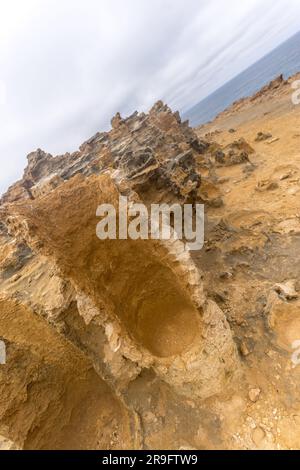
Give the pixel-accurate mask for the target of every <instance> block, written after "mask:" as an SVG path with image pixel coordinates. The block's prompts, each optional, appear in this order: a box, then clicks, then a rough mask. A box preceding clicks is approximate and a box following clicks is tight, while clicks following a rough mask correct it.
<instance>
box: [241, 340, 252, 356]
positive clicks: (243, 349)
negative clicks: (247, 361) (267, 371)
mask: <svg viewBox="0 0 300 470" xmlns="http://www.w3.org/2000/svg"><path fill="white" fill-rule="evenodd" d="M240 351H241V354H242V355H243V356H245V357H246V356H249V354H251V351H250V350H249V348H248V346H247V344H246V343H245V341H242V342H241V345H240Z"/></svg>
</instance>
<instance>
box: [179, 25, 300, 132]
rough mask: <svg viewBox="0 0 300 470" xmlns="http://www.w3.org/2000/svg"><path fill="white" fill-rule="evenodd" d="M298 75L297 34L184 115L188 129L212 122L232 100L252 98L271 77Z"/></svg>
mask: <svg viewBox="0 0 300 470" xmlns="http://www.w3.org/2000/svg"><path fill="white" fill-rule="evenodd" d="M297 72H300V32H299V33H297V34H296V35H295V36H293V37H292V38H290V39H288V40H287V41H286V42H284V43H283V44H281V45H280V46H279V47H277V48H276V49H274V50H273V51H272V52H270V53H269V54H268V55H266V56H265V57H263V58H262V59H260V60H259V61H258V62H256V63H255V64H254V65H251V67H249V68H248V69H246V70H244V71H243V72H242V73H240V74H239V75H238V76H237V77H235V78H233V79H232V80H231V81H230V82H228V83H226V84H225V85H223V86H222V87H221V88H219V89H218V90H217V91H215V92H214V93H212V94H211V95H209V96H208V97H207V98H205V99H204V100H203V101H200V103H198V104H197V105H196V106H194V107H193V108H192V109H190V110H189V111H187V112H186V113H184V115H183V118H184V119H189V120H190V124H191V125H192V126H197V125H200V124H204V123H206V122H208V121H211V120H213V119H214V118H215V117H216V116H217V115H218V114H219V113H220V112H221V111H224V109H226V108H228V106H230V105H231V104H232V103H233V102H234V101H236V100H239V99H240V98H244V97H247V96H251V95H253V94H254V93H255V92H256V91H258V90H260V89H261V88H262V87H263V86H264V85H266V84H267V83H269V82H270V81H271V80H273V79H274V78H275V77H277V76H278V75H280V74H283V75H284V77H285V78H288V77H290V76H291V75H294V74H295V73H297Z"/></svg>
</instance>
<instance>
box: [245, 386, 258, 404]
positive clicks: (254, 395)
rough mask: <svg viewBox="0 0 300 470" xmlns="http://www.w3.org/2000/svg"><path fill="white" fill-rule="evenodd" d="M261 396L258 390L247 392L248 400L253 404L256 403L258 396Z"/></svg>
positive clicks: (253, 389)
mask: <svg viewBox="0 0 300 470" xmlns="http://www.w3.org/2000/svg"><path fill="white" fill-rule="evenodd" d="M260 394H261V390H260V388H251V390H250V391H249V394H248V396H249V399H250V400H251V401H252V402H253V403H256V402H257V400H258V399H259V396H260Z"/></svg>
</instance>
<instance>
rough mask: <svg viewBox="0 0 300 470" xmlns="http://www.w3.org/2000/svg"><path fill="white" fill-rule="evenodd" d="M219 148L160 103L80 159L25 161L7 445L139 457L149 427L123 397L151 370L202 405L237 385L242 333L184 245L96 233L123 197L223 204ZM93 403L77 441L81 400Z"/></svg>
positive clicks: (17, 204)
mask: <svg viewBox="0 0 300 470" xmlns="http://www.w3.org/2000/svg"><path fill="white" fill-rule="evenodd" d="M210 149H211V143H209V142H206V141H205V140H202V139H199V138H197V136H196V134H195V133H194V132H193V131H192V129H190V128H189V126H188V123H181V120H180V117H179V114H178V113H172V112H171V110H170V109H169V108H168V107H167V106H165V105H164V104H163V103H162V102H158V103H157V104H156V105H155V106H154V107H153V108H152V109H151V110H150V112H149V114H138V113H135V114H134V115H132V116H130V117H129V118H127V119H122V117H121V116H120V114H117V115H116V116H115V117H114V118H113V120H112V130H111V131H110V132H107V133H98V134H96V135H95V136H94V137H93V138H91V139H90V140H88V141H87V142H85V143H84V144H83V145H82V146H81V147H80V150H79V151H78V152H75V153H74V154H66V155H63V156H58V157H52V156H51V155H49V154H47V153H45V152H43V151H42V150H37V151H36V152H33V153H31V154H30V155H29V156H28V166H27V168H26V169H25V171H24V176H23V179H22V180H21V181H19V182H18V183H16V184H15V185H13V186H12V187H11V188H9V190H8V192H7V193H6V194H5V195H4V196H3V197H2V199H1V204H0V213H1V225H0V238H1V240H0V241H1V248H2V251H1V255H0V270H1V271H0V272H1V283H0V310H1V316H0V317H1V318H0V335H1V338H3V340H4V341H5V342H7V344H9V346H8V351H7V353H8V354H7V357H8V362H7V364H6V365H5V366H3V367H2V368H1V369H0V373H1V374H2V375H1V381H0V386H1V385H2V384H3V387H4V384H5V383H7V382H8V381H9V382H10V386H9V387H8V388H7V387H5V395H3V394H2V401H1V402H0V423H1V426H0V433H2V434H3V436H4V437H5V438H6V439H10V440H12V442H13V443H14V444H15V445H17V446H18V447H20V448H46V447H48V448H49V447H50V448H65V447H67V446H72V447H80V448H84V447H95V448H97V447H98V448H101V447H102V448H103V447H104V448H107V447H109V446H112V447H114V446H117V445H119V446H120V447H123V448H124V447H140V446H143V443H142V440H143V437H142V434H141V433H142V429H144V427H145V423H144V422H143V423H141V420H140V415H139V412H138V411H137V409H136V406H135V405H134V403H133V401H134V400H132V399H131V398H129V397H128V396H127V395H128V393H129V392H128V391H129V390H130V388H131V387H132V385H131V384H133V383H135V382H136V381H137V380H138V378H139V377H140V376H141V374H143V373H144V371H150V370H151V371H152V373H153V374H154V376H156V377H157V380H158V381H162V382H161V383H165V384H167V385H166V386H168V387H170V390H173V391H174V392H172V393H176V394H178V396H179V397H180V396H186V397H188V399H192V400H193V399H194V400H199V399H201V400H203V399H206V398H208V397H211V396H214V395H217V394H219V393H221V392H222V391H223V390H224V389H226V387H227V386H228V385H230V383H231V382H232V380H233V377H234V376H235V375H236V374H237V373H238V371H239V360H238V355H237V351H236V346H235V343H234V341H233V337H232V332H231V329H230V327H229V324H228V322H227V320H226V317H225V315H224V313H223V312H222V310H221V309H220V308H219V307H218V306H217V305H216V303H215V302H213V301H212V300H210V299H207V296H206V293H205V292H204V291H203V273H202V272H201V269H199V267H197V266H196V265H195V263H194V261H193V259H192V257H191V254H190V252H189V251H188V250H187V249H186V248H185V243H184V241H181V240H177V239H175V238H172V239H171V240H164V241H161V240H153V239H149V240H141V239H140V240H130V239H128V240H104V241H100V240H99V239H98V238H97V236H96V226H97V222H98V219H97V217H96V210H97V207H98V206H99V204H101V203H110V204H113V205H114V207H116V208H117V207H118V202H119V196H120V195H126V196H127V197H128V199H129V201H130V202H131V203H132V202H139V201H140V202H144V203H145V204H146V205H150V204H152V203H158V202H167V203H171V202H179V203H190V204H195V203H196V202H203V201H207V202H210V203H214V201H216V200H219V201H220V200H221V198H220V195H219V193H218V190H217V187H216V185H215V183H214V181H213V177H212V174H211V166H212V163H211V160H210V155H211V153H210ZM205 188H206V189H205ZM208 188H209V190H208ZM79 382H80V385H79V384H78V383H79ZM68 384H69V385H68ZM71 389H72V391H71ZM29 390H30V393H29ZM90 395H91V396H92V397H93V398H92V400H91V403H90V406H89V410H90V413H91V416H90V415H89V414H88V413H89V411H87V414H86V416H85V418H84V419H83V420H81V421H80V432H79V433H78V434H77V435H76V433H75V431H74V429H75V426H76V425H78V422H77V421H78V420H79V419H80V416H81V414H82V412H83V411H82V410H81V408H80V407H81V406H83V405H79V401H80V400H83V401H89V396H90ZM17 397H18V398H17ZM104 397H105V398H104ZM149 398H150V396H149ZM98 399H99V400H100V401H102V404H101V406H100V407H98V411H97V413H98V414H96V415H95V413H94V411H93V407H96V406H97V400H98ZM105 400H106V401H107V402H109V404H108V403H106V401H105ZM66 403H68V405H66ZM52 407H55V413H52V414H51V419H50V418H49V416H50V412H51V409H52ZM107 407H109V409H110V411H109V413H110V414H109V415H106V414H105V413H106V411H107V409H106V408H107ZM25 410H26V411H25ZM105 410H106V411H105ZM101 413H102V414H101ZM115 415H117V416H119V417H118V419H117V424H116V426H117V429H114V424H113V423H114V422H115V418H114V416H115ZM12 416H13V418H12ZM25 416H26V418H25ZM76 420H77V421H76ZM107 420H110V422H111V424H110V425H109V426H108V425H107ZM95 421H97V423H98V424H97V426H96V424H95ZM95 426H96V428H95ZM2 428H3V430H4V431H3V432H2ZM129 428H130V429H131V433H130V434H129V433H128V429H129ZM73 433H74V435H73ZM105 433H108V434H109V433H110V436H112V435H113V436H115V438H114V439H112V440H111V441H110V437H107V435H106V434H105ZM116 436H117V437H116Z"/></svg>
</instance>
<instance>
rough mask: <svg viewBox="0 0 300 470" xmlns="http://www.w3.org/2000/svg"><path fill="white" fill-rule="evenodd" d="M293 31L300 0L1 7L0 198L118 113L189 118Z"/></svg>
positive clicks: (143, 0) (118, 0)
mask: <svg viewBox="0 0 300 470" xmlns="http://www.w3.org/2000/svg"><path fill="white" fill-rule="evenodd" d="M298 30H300V1H299V0H243V1H237V0H0V164H1V172H0V193H1V192H3V191H4V190H5V189H6V188H7V186H8V184H10V183H12V182H14V181H15V180H16V179H17V178H20V177H21V176H22V172H23V168H24V166H25V165H26V155H27V154H28V153H29V152H31V151H32V150H35V149H36V148H38V147H40V148H42V149H44V150H46V151H48V152H50V153H53V154H59V153H65V152H66V151H74V150H76V149H77V148H78V146H79V145H80V144H81V143H82V142H83V141H84V140H86V139H87V138H89V137H90V136H92V135H93V134H94V133H95V132H97V131H99V130H106V129H108V128H109V123H110V119H111V117H112V115H113V114H115V112H116V111H121V113H122V114H124V115H128V114H131V113H132V112H133V111H135V110H136V109H138V110H140V111H146V110H148V109H149V108H150V107H151V106H152V104H153V103H154V102H155V101H157V100H158V99H163V100H164V101H165V102H167V103H168V104H169V105H170V106H171V107H172V108H174V110H175V109H179V110H180V111H186V110H187V109H189V108H190V107H192V106H193V105H195V104H196V103H197V102H199V101H200V100H201V99H202V98H204V97H205V96H207V95H208V94H210V93H211V92H212V91H214V90H215V89H217V88H218V87H219V86H221V85H222V84H224V83H225V82H226V81H228V80H229V79H230V78H232V77H233V76H235V75H237V74H238V73H239V72H241V71H242V70H243V69H245V68H246V67H247V66H249V65H251V64H252V63H254V62H255V61H256V60H257V59H259V58H261V57H262V56H264V55H265V54H266V53H267V52H269V51H270V50H271V49H273V48H274V47H276V46H277V45H279V44H280V43H281V42H283V41H284V40H285V39H287V38H288V37H290V36H292V35H293V34H294V33H296V32H297V31H298Z"/></svg>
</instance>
